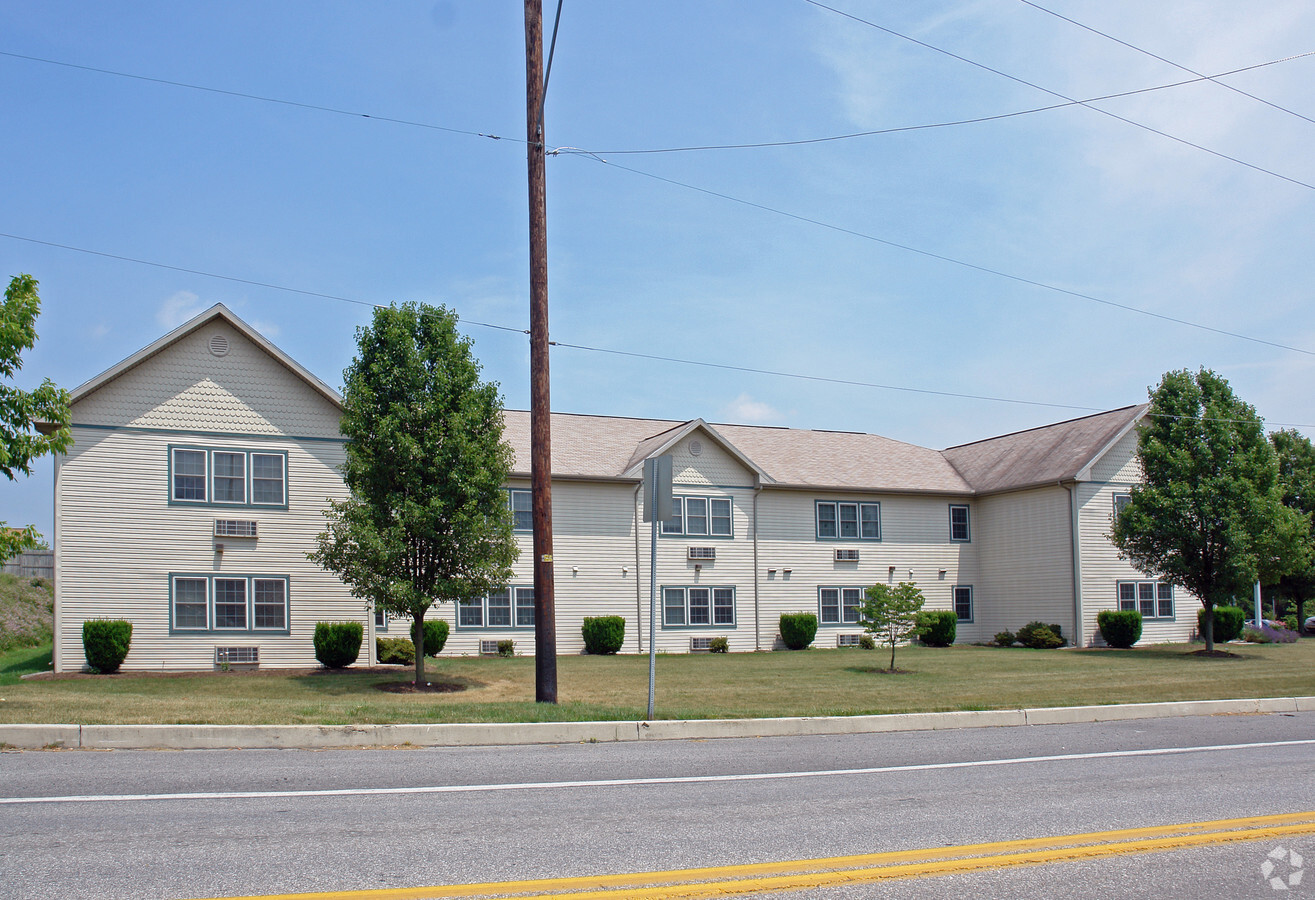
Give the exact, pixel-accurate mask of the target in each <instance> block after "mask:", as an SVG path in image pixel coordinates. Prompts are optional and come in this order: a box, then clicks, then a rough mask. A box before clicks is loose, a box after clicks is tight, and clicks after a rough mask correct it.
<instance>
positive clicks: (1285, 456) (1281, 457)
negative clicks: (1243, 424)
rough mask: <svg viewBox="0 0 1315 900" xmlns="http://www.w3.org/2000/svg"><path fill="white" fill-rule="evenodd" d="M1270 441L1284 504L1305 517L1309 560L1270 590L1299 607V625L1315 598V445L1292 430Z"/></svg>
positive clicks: (1274, 435)
mask: <svg viewBox="0 0 1315 900" xmlns="http://www.w3.org/2000/svg"><path fill="white" fill-rule="evenodd" d="M1269 442H1270V444H1272V445H1273V447H1274V452H1275V454H1277V456H1278V481H1279V486H1280V489H1281V490H1282V492H1283V504H1284V505H1285V506H1287V507H1289V508H1290V509H1295V510H1296V511H1297V512H1299V513H1301V514H1302V515H1304V516H1305V517H1306V535H1305V541H1304V543H1305V546H1306V558H1305V565H1302V566H1300V567H1294V569H1293V571H1291V572H1289V573H1288V574H1286V575H1282V576H1280V577H1279V579H1278V581H1277V582H1274V583H1272V584H1270V585H1267V587H1268V588H1269V592H1270V593H1271V594H1273V595H1274V596H1275V597H1279V598H1282V599H1285V600H1287V601H1289V602H1291V603H1292V605H1293V606H1295V607H1296V610H1297V624H1298V625H1299V626H1300V625H1301V623H1303V622H1305V620H1306V611H1305V607H1306V601H1307V600H1310V599H1311V598H1312V597H1315V446H1313V445H1312V444H1311V441H1310V438H1308V437H1306V436H1304V435H1302V434H1301V433H1299V432H1297V431H1290V430H1284V431H1275V432H1274V433H1272V434H1271V435H1270V436H1269ZM1277 612H1278V610H1277V609H1276V610H1275V613H1277Z"/></svg>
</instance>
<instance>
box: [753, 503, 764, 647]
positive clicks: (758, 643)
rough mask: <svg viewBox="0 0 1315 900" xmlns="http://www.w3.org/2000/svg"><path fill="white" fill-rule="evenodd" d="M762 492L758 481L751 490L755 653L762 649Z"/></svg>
mask: <svg viewBox="0 0 1315 900" xmlns="http://www.w3.org/2000/svg"><path fill="white" fill-rule="evenodd" d="M762 491H763V486H762V482H761V481H759V482H758V483H757V484H756V485H754V488H753V649H754V650H755V651H757V650H761V649H762V648H763V644H762V628H761V625H762V623H761V621H760V620H759V614H758V497H759V496H760V495H761V494H762Z"/></svg>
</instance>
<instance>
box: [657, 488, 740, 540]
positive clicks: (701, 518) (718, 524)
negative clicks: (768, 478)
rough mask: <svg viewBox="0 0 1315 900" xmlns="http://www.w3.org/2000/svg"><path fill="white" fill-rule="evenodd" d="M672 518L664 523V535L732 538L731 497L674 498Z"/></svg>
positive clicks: (672, 499)
mask: <svg viewBox="0 0 1315 900" xmlns="http://www.w3.org/2000/svg"><path fill="white" fill-rule="evenodd" d="M671 501H672V502H671V518H670V519H667V520H666V521H665V522H663V523H662V533H663V534H688V535H701V536H707V537H732V536H733V534H734V532H733V530H732V529H731V500H730V498H729V497H673V498H671Z"/></svg>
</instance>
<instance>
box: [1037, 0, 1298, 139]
mask: <svg viewBox="0 0 1315 900" xmlns="http://www.w3.org/2000/svg"><path fill="white" fill-rule="evenodd" d="M1019 2H1020V3H1024V4H1026V5H1027V6H1030V7H1032V8H1033V9H1035V10H1037V11H1039V12H1043V13H1045V14H1046V15H1048V16H1054V17H1055V18H1056V19H1062V20H1063V21H1065V22H1068V23H1069V24H1070V25H1076V26H1077V27H1078V28H1081V29H1082V30H1084V31H1089V32H1091V33H1092V34H1095V35H1099V36H1100V37H1103V38H1105V39H1106V40H1109V41H1113V42H1114V43H1116V44H1122V45H1123V46H1124V47H1127V48H1128V49H1129V50H1136V51H1137V52H1138V53H1141V54H1142V55H1144V56H1149V57H1150V58H1151V59H1156V60H1159V61H1160V62H1162V63H1165V64H1166V65H1170V66H1173V67H1174V68H1175V69H1180V70H1182V71H1184V72H1190V73H1191V74H1193V75H1201V73H1200V72H1198V71H1196V70H1195V69H1192V68H1189V67H1187V66H1184V65H1182V64H1181V63H1176V62H1174V61H1173V60H1171V59H1165V58H1164V57H1163V56H1160V55H1159V54H1158V53H1152V52H1151V51H1150V50H1147V49H1146V48H1144V47H1138V46H1137V45H1136V44H1130V43H1128V42H1127V41H1125V40H1123V39H1121V38H1116V37H1115V36H1114V35H1112V34H1108V33H1106V32H1104V31H1101V30H1100V29H1099V28H1092V27H1091V26H1090V25H1084V24H1083V23H1081V22H1079V21H1077V20H1076V19H1070V18H1069V17H1068V16H1065V15H1063V14H1061V13H1057V12H1055V11H1054V10H1053V9H1047V8H1046V7H1044V6H1042V5H1041V4H1039V3H1033V2H1032V0H1019ZM1302 55H1303V56H1305V55H1308V54H1302ZM1225 74H1226V75H1232V74H1234V73H1232V72H1227V73H1225ZM1202 77H1203V78H1204V79H1205V80H1206V81H1213V82H1214V83H1215V84H1217V85H1219V86H1220V87H1221V88H1226V89H1228V90H1230V91H1232V92H1233V93H1235V94H1241V95H1242V96H1243V97H1250V98H1251V99H1252V100H1255V101H1256V102H1257V103H1263V104H1264V105H1265V106H1268V107H1270V108H1271V109H1276V110H1278V111H1279V112H1284V113H1287V114H1288V115H1290V116H1295V117H1297V118H1298V119H1304V120H1305V121H1307V122H1310V123H1311V124H1312V125H1315V119H1312V118H1311V117H1310V116H1307V115H1302V114H1301V113H1299V112H1297V111H1296V110H1293V109H1288V108H1287V107H1286V106H1280V105H1279V104H1277V103H1272V102H1270V101H1269V100H1266V99H1265V98H1264V97H1257V96H1256V95H1255V94H1251V93H1248V92H1247V91H1244V90H1242V89H1241V88H1240V87H1235V86H1234V85H1231V84H1228V83H1227V82H1223V81H1217V80H1216V79H1218V78H1222V77H1224V76H1223V75H1203V76H1202Z"/></svg>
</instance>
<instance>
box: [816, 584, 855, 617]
mask: <svg viewBox="0 0 1315 900" xmlns="http://www.w3.org/2000/svg"><path fill="white" fill-rule="evenodd" d="M862 604H863V588H861V587H824V588H821V589H820V590H819V591H818V617H817V621H818V622H819V623H820V624H822V625H854V624H856V623H857V622H858V620H859V607H860V606H862Z"/></svg>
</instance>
